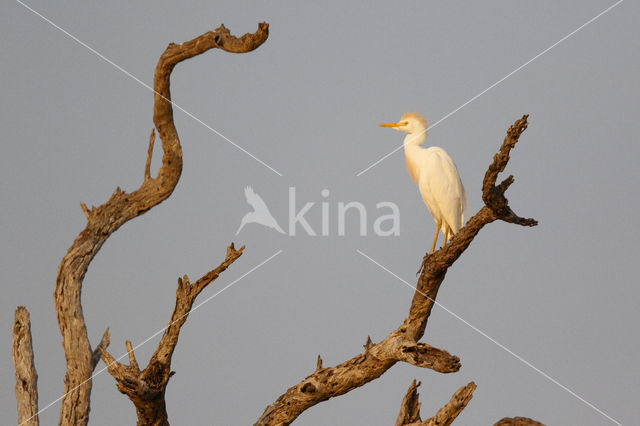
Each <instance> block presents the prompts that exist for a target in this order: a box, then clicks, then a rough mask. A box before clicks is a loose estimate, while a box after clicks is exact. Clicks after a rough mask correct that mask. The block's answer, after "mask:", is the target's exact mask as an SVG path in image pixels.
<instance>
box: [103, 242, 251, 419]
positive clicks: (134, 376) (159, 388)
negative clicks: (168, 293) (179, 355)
mask: <svg viewBox="0 0 640 426" xmlns="http://www.w3.org/2000/svg"><path fill="white" fill-rule="evenodd" d="M243 250H244V247H241V248H240V249H239V250H236V249H235V247H234V246H233V244H231V245H230V246H229V247H228V248H227V255H226V257H225V259H224V261H223V262H222V263H221V264H220V265H219V266H218V267H217V268H215V269H213V270H212V271H210V272H208V273H207V274H206V275H204V276H203V277H202V278H200V279H199V280H198V281H196V282H195V283H193V284H191V283H190V282H189V278H187V276H186V275H185V276H184V277H183V278H178V289H177V290H176V302H175V306H174V308H173V313H172V314H171V319H170V320H169V324H168V325H167V328H166V329H165V331H164V334H163V335H162V338H161V339H160V342H159V343H158V347H157V348H156V350H155V352H154V353H153V355H152V356H151V359H150V360H149V363H148V365H147V367H146V368H145V369H144V370H140V368H139V366H138V361H137V360H136V357H135V354H134V353H133V347H132V346H131V342H130V341H128V340H127V341H126V345H127V352H128V354H129V365H125V364H121V363H119V362H118V361H116V359H115V358H114V357H113V356H112V355H111V354H110V353H109V352H107V350H106V349H103V348H102V346H100V347H99V349H100V352H101V354H102V360H103V361H104V363H105V364H106V365H107V369H108V370H109V373H110V374H111V375H112V376H113V377H114V378H115V379H116V382H117V386H118V390H120V392H122V393H123V394H125V395H127V396H128V397H129V399H131V401H132V402H133V404H134V405H135V407H136V413H137V414H138V425H168V424H169V421H168V415H167V409H166V402H165V399H164V394H165V390H166V387H167V384H168V383H169V378H170V377H171V376H172V375H173V372H172V371H171V357H172V355H173V351H174V350H175V348H176V345H177V344H178V336H179V334H180V328H181V327H182V326H183V325H184V323H185V322H186V321H187V317H188V316H189V312H191V308H192V306H193V303H194V302H195V300H196V298H197V297H198V295H199V294H200V292H202V290H204V288H205V287H206V286H207V285H209V284H210V283H211V282H212V281H214V280H215V279H216V278H218V276H219V275H220V273H222V272H223V271H224V270H225V269H227V268H228V267H229V265H231V264H232V263H233V262H234V261H235V260H236V259H238V258H239V257H240V256H241V255H242V251H243Z"/></svg>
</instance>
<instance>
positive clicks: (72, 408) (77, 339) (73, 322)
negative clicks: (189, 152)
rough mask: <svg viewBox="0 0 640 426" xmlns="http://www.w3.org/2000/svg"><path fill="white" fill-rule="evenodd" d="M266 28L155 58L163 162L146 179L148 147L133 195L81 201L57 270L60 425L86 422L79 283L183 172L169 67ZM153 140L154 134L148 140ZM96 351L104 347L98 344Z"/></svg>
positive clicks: (214, 35)
mask: <svg viewBox="0 0 640 426" xmlns="http://www.w3.org/2000/svg"><path fill="white" fill-rule="evenodd" d="M268 33H269V26H268V24H266V23H261V24H259V26H258V30H257V31H256V32H255V33H253V34H245V35H244V36H242V37H239V38H236V37H234V36H233V35H231V34H230V33H229V30H227V29H226V28H225V27H224V25H223V26H220V28H218V29H216V30H214V31H210V32H207V33H206V34H203V35H201V36H199V37H196V38H195V39H193V40H190V41H188V42H185V43H181V44H173V43H172V44H170V45H169V46H168V47H167V49H166V50H165V51H164V53H163V54H162V56H161V57H160V59H159V61H158V64H157V66H156V69H155V74H154V91H155V97H154V98H155V99H154V109H153V121H154V124H155V127H156V129H157V131H158V134H159V136H160V140H161V142H162V150H163V156H162V166H161V167H160V169H159V171H158V175H157V177H155V178H151V175H150V172H149V164H150V157H151V154H150V153H151V147H150V149H149V153H148V155H147V161H146V164H145V173H144V180H143V182H142V184H141V185H140V187H139V188H138V189H136V190H135V191H133V192H132V193H129V194H127V193H125V192H124V191H122V190H121V189H120V188H117V189H116V190H115V191H114V193H113V194H112V195H111V198H110V199H109V200H108V201H107V202H106V203H104V204H103V205H101V206H99V207H92V208H91V209H90V210H89V209H88V208H87V207H86V206H85V205H84V204H82V205H81V206H82V209H83V212H84V213H85V216H86V217H87V225H86V227H85V229H84V230H83V231H82V232H80V234H79V235H78V237H77V238H76V239H75V241H74V242H73V244H72V245H71V247H70V248H69V250H68V251H67V254H66V255H65V256H64V258H63V259H62V261H61V263H60V266H59V268H58V275H57V278H56V286H55V291H54V303H55V309H56V315H57V318H58V325H59V327H60V332H61V334H62V346H63V348H64V352H65V358H66V374H65V380H64V397H63V399H62V407H61V409H60V422H59V423H60V424H61V425H79V426H84V425H86V424H87V422H88V420H89V408H90V407H89V402H90V394H91V385H92V382H91V374H92V372H93V370H94V368H95V362H94V359H95V357H94V351H93V350H92V349H91V345H90V343H89V338H88V336H87V328H86V325H85V322H84V315H83V312H82V305H81V294H82V283H83V280H84V276H85V273H86V272H87V268H88V267H89V264H90V263H91V261H92V260H93V258H94V257H95V255H96V254H97V253H98V251H99V250H100V248H101V247H102V245H103V244H104V242H105V241H106V240H107V238H109V236H110V235H111V234H112V233H113V232H115V231H116V230H117V229H118V228H120V227H121V226H122V225H123V224H124V223H126V222H127V221H129V220H131V219H133V218H135V217H137V216H139V215H141V214H143V213H145V212H146V211H148V210H149V209H151V208H152V207H154V206H156V205H158V204H159V203H161V202H162V201H164V200H165V199H166V198H167V197H169V195H171V193H172V192H173V190H174V188H175V187H176V184H177V183H178V180H179V178H180V174H181V173H182V147H181V146H180V140H179V138H178V132H177V131H176V128H175V125H174V123H173V108H172V104H171V94H170V91H169V79H170V75H171V71H172V70H173V68H174V67H175V65H176V64H178V63H179V62H181V61H183V60H185V59H188V58H191V57H193V56H197V55H199V54H201V53H204V52H206V51H207V50H209V49H212V48H219V49H222V50H225V51H227V52H234V53H242V52H249V51H251V50H253V49H255V48H257V47H258V46H260V45H261V44H262V43H263V42H264V41H265V40H266V39H267V37H268ZM150 139H151V140H150V145H151V143H152V139H153V134H152V136H151V138H150ZM101 349H104V348H103V347H101Z"/></svg>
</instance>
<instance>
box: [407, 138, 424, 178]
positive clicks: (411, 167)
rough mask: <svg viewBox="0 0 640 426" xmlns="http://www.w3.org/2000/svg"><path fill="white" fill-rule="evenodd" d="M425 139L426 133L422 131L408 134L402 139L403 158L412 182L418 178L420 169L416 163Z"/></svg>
mask: <svg viewBox="0 0 640 426" xmlns="http://www.w3.org/2000/svg"><path fill="white" fill-rule="evenodd" d="M426 139H427V131H426V129H423V130H421V131H418V132H417V133H409V134H408V135H407V136H405V137H404V158H405V160H406V162H407V170H408V171H409V175H410V176H411V179H413V181H414V182H418V179H419V178H420V167H419V164H418V163H417V160H418V152H419V151H421V150H422V147H421V146H420V145H422V143H423V142H424V141H425V140H426Z"/></svg>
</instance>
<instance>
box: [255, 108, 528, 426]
mask: <svg viewBox="0 0 640 426" xmlns="http://www.w3.org/2000/svg"><path fill="white" fill-rule="evenodd" d="M526 128H527V116H526V115H525V116H523V117H522V118H521V119H520V120H517V121H516V122H515V123H514V125H513V126H511V127H510V128H509V130H508V131H507V136H506V137H505V139H504V141H503V144H502V146H501V148H500V152H499V153H498V154H496V156H495V157H494V159H493V162H492V163H491V164H490V165H489V168H488V170H487V173H486V174H485V177H484V181H483V200H485V203H486V205H485V206H484V207H482V208H481V209H480V211H479V212H478V213H477V214H476V215H475V216H473V217H472V218H471V219H470V220H469V221H468V222H467V224H466V225H465V226H464V227H463V228H462V229H461V230H460V231H459V232H458V233H457V234H456V235H455V236H454V237H453V238H452V240H451V242H450V243H448V244H447V245H446V246H445V247H444V248H442V249H440V250H438V251H436V252H435V253H433V254H431V255H430V254H427V255H426V256H425V258H424V261H423V263H422V267H421V274H420V277H419V279H418V285H417V290H416V292H415V293H414V296H413V300H412V302H411V307H410V308H409V315H408V316H407V317H406V318H405V320H404V321H403V323H402V324H401V325H400V327H398V328H397V329H396V330H394V331H393V332H391V333H390V334H389V335H388V336H387V337H386V338H385V339H384V340H382V341H381V342H380V343H378V344H375V345H367V347H365V352H364V354H360V355H357V356H356V357H354V358H352V359H350V360H349V361H346V362H343V363H342V364H339V365H337V366H335V367H332V368H323V369H322V370H319V371H316V372H314V373H313V374H311V375H310V376H308V377H307V378H305V379H304V380H303V381H302V382H300V383H298V384H297V385H295V386H293V387H291V388H289V389H288V390H287V391H286V392H285V393H284V394H282V395H281V396H280V397H278V399H277V400H276V401H275V402H274V403H272V404H271V405H269V406H268V407H267V408H266V409H265V410H264V412H263V414H262V416H261V417H260V418H259V419H258V421H257V422H256V425H280V424H283V425H288V424H290V423H291V422H292V421H293V420H295V419H296V418H297V417H298V416H299V415H300V414H301V413H302V412H303V411H305V410H306V409H308V408H310V407H312V406H314V405H316V404H318V403H320V402H322V401H326V400H327V399H329V398H332V397H335V396H339V395H342V394H345V393H347V392H349V391H351V390H352V389H355V388H357V387H360V386H363V385H364V384H366V383H368V382H370V381H372V380H375V379H377V378H378V377H380V376H381V375H382V374H384V373H385V372H386V371H387V370H388V369H389V368H391V367H392V366H393V365H394V364H395V363H396V362H398V361H405V362H410V363H411V364H413V365H417V366H420V367H426V368H432V369H434V370H436V371H439V372H453V371H457V370H458V369H459V368H460V363H459V359H458V358H457V357H454V356H452V355H450V354H449V353H448V352H446V351H443V350H439V349H438V350H435V351H433V350H427V349H426V347H427V346H428V345H426V344H424V343H417V342H418V341H419V340H420V339H421V338H422V336H423V335H424V332H425V329H426V326H427V321H428V319H429V316H430V314H431V309H432V308H433V305H434V304H435V300H436V296H437V295H438V290H439V289H440V285H441V284H442V281H443V280H444V277H445V275H446V273H447V270H448V268H449V267H450V266H451V265H452V264H453V263H454V262H455V261H456V260H457V259H458V257H459V256H460V255H461V254H462V253H463V252H464V250H466V248H467V247H468V246H469V244H470V243H471V241H472V240H473V238H474V237H475V236H476V235H477V234H478V232H479V231H480V229H482V228H483V227H484V225H486V224H488V223H491V222H493V221H494V220H497V219H500V220H504V221H507V222H512V223H518V224H521V225H525V226H534V225H536V224H537V222H536V221H535V220H533V219H522V218H519V217H518V216H516V215H515V213H513V211H511V209H510V208H509V207H508V202H507V199H506V198H505V197H504V192H505V191H506V189H507V188H508V186H509V185H510V184H511V182H513V178H512V177H510V178H507V180H506V181H505V182H503V183H501V184H500V185H499V186H497V187H496V186H495V182H496V179H497V176H498V174H499V173H500V172H501V171H503V170H504V167H505V166H506V164H507V162H508V161H509V153H510V151H511V149H512V148H513V147H514V146H515V144H516V143H517V141H518V138H519V137H520V135H521V134H522V132H523V131H524V130H525V129H526ZM412 345H413V346H412ZM421 345H424V346H421ZM402 348H404V350H403V349H402ZM409 348H412V349H410V350H409V351H407V349H409ZM421 350H424V353H425V357H424V358H422V359H421V357H418V358H415V359H413V360H412V359H411V358H408V357H407V356H408V355H412V357H413V356H415V355H416V354H418V353H420V351H421ZM427 353H429V355H430V356H434V357H435V358H434V359H433V360H432V361H427V359H428V358H429V357H427V356H426V354H427ZM412 361H415V362H412Z"/></svg>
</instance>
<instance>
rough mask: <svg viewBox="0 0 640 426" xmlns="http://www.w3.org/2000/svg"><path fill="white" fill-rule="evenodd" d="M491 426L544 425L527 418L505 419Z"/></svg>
mask: <svg viewBox="0 0 640 426" xmlns="http://www.w3.org/2000/svg"><path fill="white" fill-rule="evenodd" d="M493 426H544V424H542V423H540V422H537V421H535V420H533V419H530V418H528V417H513V418H510V417H505V418H504V419H502V420H499V421H498V422H497V423H496V424H495V425H493Z"/></svg>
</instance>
